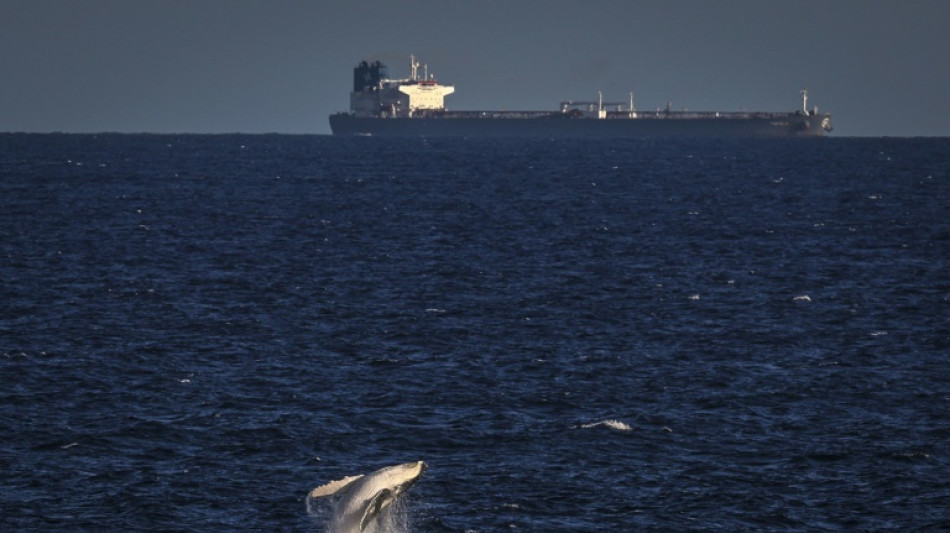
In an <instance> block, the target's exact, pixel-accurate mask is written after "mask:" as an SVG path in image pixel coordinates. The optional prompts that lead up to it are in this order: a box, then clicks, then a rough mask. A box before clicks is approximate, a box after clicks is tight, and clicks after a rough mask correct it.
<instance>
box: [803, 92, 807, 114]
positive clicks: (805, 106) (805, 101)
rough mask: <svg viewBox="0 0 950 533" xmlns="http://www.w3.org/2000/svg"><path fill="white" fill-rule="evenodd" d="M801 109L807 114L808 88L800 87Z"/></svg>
mask: <svg viewBox="0 0 950 533" xmlns="http://www.w3.org/2000/svg"><path fill="white" fill-rule="evenodd" d="M802 111H804V112H805V114H806V115H807V114H808V89H802Z"/></svg>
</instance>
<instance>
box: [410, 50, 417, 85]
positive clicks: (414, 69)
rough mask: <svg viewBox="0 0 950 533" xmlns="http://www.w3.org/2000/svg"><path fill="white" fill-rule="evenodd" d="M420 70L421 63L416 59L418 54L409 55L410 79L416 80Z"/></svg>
mask: <svg viewBox="0 0 950 533" xmlns="http://www.w3.org/2000/svg"><path fill="white" fill-rule="evenodd" d="M418 70H419V63H418V62H417V61H416V56H415V55H412V54H410V55H409V79H410V80H412V81H416V72H417V71H418Z"/></svg>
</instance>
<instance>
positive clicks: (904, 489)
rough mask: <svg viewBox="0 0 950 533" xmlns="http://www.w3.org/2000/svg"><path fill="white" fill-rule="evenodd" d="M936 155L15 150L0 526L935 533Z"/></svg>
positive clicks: (939, 360)
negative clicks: (414, 473)
mask: <svg viewBox="0 0 950 533" xmlns="http://www.w3.org/2000/svg"><path fill="white" fill-rule="evenodd" d="M948 154H950V140H947V139H841V138H824V139H790V140H745V141H689V140H681V141H664V142H651V141H618V142H597V143H593V142H578V141H570V142H560V141H549V140H538V141H515V140H506V141H481V140H473V139H455V140H422V139H402V140H384V139H375V138H357V139H341V138H334V137H323V136H283V135H257V136H244V135H216V136H210V135H209V136H202V135H118V134H110V135H61V134H51V135H27V134H0V207H2V209H0V279H2V283H0V375H2V379H3V387H2V388H0V472H2V473H3V475H2V477H0V487H2V489H3V490H2V491H0V529H2V530H4V531H41V530H45V531H48V530H65V531H96V532H98V531H108V530H113V531H248V530H250V531H255V530H268V531H323V530H324V528H325V523H324V521H323V519H324V518H325V517H321V516H318V515H319V513H316V514H308V512H307V509H306V505H305V498H306V495H307V493H308V491H309V490H310V489H311V488H313V487H314V486H317V485H319V484H322V483H325V482H327V481H329V480H332V479H338V478H341V477H343V476H346V475H352V474H354V473H361V472H368V471H372V470H375V469H377V468H380V467H382V466H387V465H391V464H396V463H401V462H406V461H415V460H425V461H426V462H427V463H428V464H429V470H428V471H427V472H426V473H425V475H424V476H423V477H422V479H421V480H420V481H419V482H418V483H417V484H416V485H415V486H414V487H413V488H412V490H411V491H410V493H409V494H408V501H407V503H406V505H405V511H404V512H405V513H407V516H408V522H409V523H410V524H411V525H410V526H408V527H407V529H410V530H412V531H416V532H442V531H446V532H447V531H455V532H469V531H472V532H488V531H509V530H512V529H520V530H524V531H571V532H578V531H802V532H806V531H807V532H815V531H862V530H868V531H902V532H904V531H940V530H946V528H950V511H948V509H950V507H948V501H950V499H948V498H950V475H948V473H950V367H948V355H950V217H948V210H947V209H948V206H950V156H948Z"/></svg>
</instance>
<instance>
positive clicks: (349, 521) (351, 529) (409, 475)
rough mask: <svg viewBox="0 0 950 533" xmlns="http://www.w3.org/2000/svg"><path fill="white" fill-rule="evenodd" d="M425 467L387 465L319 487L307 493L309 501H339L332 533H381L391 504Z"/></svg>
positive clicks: (420, 462) (332, 522) (422, 465)
mask: <svg viewBox="0 0 950 533" xmlns="http://www.w3.org/2000/svg"><path fill="white" fill-rule="evenodd" d="M426 468H427V466H426V464H425V462H423V461H416V462H411V463H403V464H400V465H395V466H387V467H385V468H380V469H379V470H377V471H375V472H372V473H370V474H365V475H358V476H349V477H345V478H343V479H338V480H336V481H331V482H329V483H326V484H324V485H320V486H319V487H317V488H315V489H313V490H312V491H310V494H309V495H308V498H323V497H338V498H339V500H338V501H337V502H336V505H335V507H334V510H333V518H332V520H331V522H330V531H331V532H332V533H374V532H376V533H380V530H381V529H384V527H381V524H383V523H386V518H388V517H387V515H388V511H389V509H390V508H391V506H392V503H393V502H394V501H396V499H397V498H399V496H401V495H402V494H403V493H404V492H406V491H407V490H409V487H411V486H412V484H413V483H415V482H416V481H417V480H418V479H419V477H420V476H422V473H423V472H425V470H426Z"/></svg>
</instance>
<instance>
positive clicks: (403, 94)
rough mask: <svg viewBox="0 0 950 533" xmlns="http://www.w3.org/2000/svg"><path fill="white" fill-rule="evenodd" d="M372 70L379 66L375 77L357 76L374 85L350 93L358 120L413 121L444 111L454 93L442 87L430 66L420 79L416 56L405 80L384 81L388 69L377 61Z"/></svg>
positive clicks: (425, 69) (413, 57)
mask: <svg viewBox="0 0 950 533" xmlns="http://www.w3.org/2000/svg"><path fill="white" fill-rule="evenodd" d="M364 63H365V62H364ZM372 66H378V70H377V71H376V72H374V73H373V74H374V75H370V76H368V77H367V76H360V75H359V74H358V73H356V72H354V77H355V78H359V79H367V78H368V79H369V80H371V81H372V82H374V83H372V84H366V83H364V84H363V85H355V86H354V90H353V92H352V93H350V112H351V113H353V114H354V115H356V116H361V117H383V118H385V117H411V116H412V115H413V114H414V113H416V112H417V111H444V110H445V97H446V96H447V95H450V94H452V93H454V92H455V87H454V86H453V85H441V84H439V82H438V81H436V79H435V76H433V75H430V74H429V69H428V66H427V65H426V66H423V74H422V76H421V77H420V76H419V67H420V64H419V63H418V62H417V61H416V58H415V56H409V66H410V69H409V72H410V74H409V77H408V78H405V79H389V78H386V77H384V73H385V70H384V69H385V66H384V65H383V64H382V63H380V62H378V61H377V62H375V63H373V64H372ZM361 68H365V67H364V66H363V64H361V65H360V66H359V67H357V69H356V70H360V69H361ZM381 74H382V75H381Z"/></svg>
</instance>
